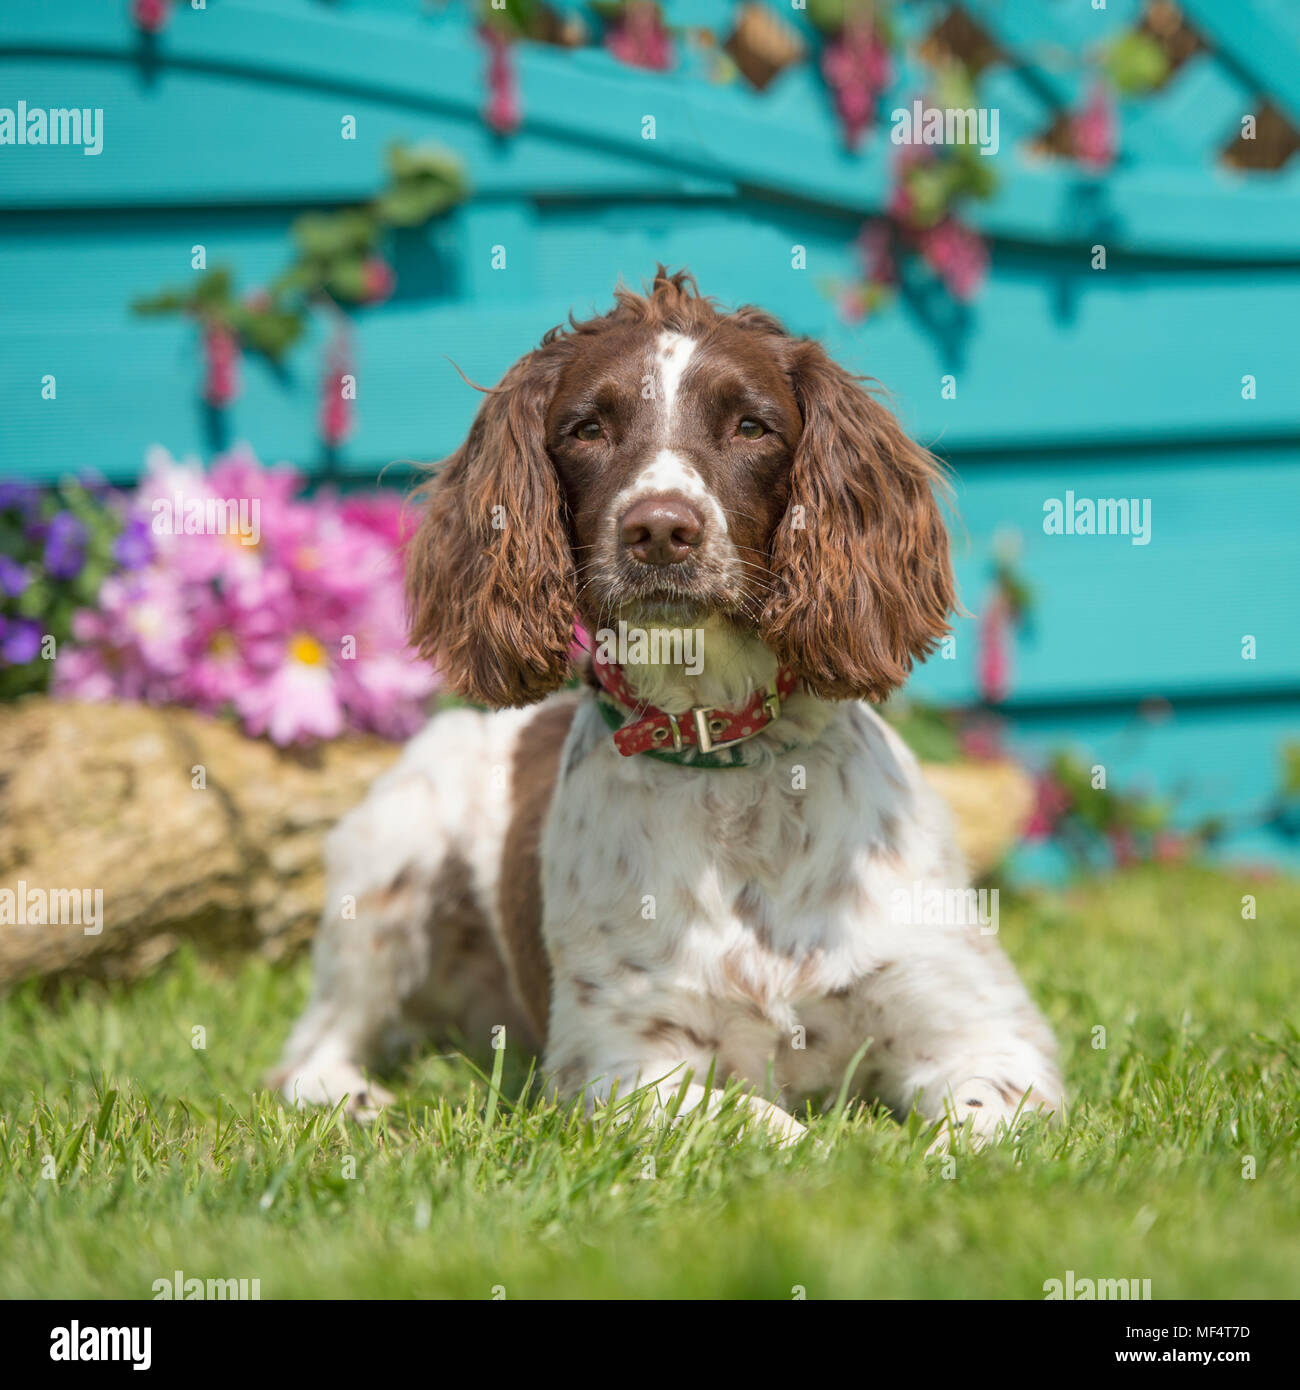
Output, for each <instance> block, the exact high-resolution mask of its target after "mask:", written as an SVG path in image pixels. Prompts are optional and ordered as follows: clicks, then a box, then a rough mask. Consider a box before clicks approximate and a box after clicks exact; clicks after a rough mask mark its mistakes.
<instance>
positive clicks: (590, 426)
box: [573, 420, 605, 443]
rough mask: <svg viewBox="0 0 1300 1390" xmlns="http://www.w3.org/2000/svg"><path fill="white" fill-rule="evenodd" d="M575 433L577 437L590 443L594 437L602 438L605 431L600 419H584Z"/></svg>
mask: <svg viewBox="0 0 1300 1390" xmlns="http://www.w3.org/2000/svg"><path fill="white" fill-rule="evenodd" d="M573 433H574V434H575V435H576V436H577V438H579V439H581V440H584V441H585V442H586V443H590V442H591V441H592V440H593V439H600V438H602V437H603V436H604V433H605V431H604V428H603V427H602V425H601V423H600V421H599V420H584V421H583V422H582V424H580V425H579V426H578V427H577V429H575V430H574V431H573Z"/></svg>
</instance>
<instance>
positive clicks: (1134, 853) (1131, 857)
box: [1106, 826, 1140, 869]
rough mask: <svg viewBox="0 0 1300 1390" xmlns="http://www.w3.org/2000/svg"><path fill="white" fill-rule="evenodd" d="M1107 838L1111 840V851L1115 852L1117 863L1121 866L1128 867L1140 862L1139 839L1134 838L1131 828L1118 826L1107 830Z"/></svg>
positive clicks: (1122, 867)
mask: <svg viewBox="0 0 1300 1390" xmlns="http://www.w3.org/2000/svg"><path fill="white" fill-rule="evenodd" d="M1106 838H1107V839H1108V840H1109V841H1110V848H1111V853H1112V854H1114V856H1115V863H1116V864H1117V865H1118V866H1119V868H1121V869H1126V868H1128V867H1129V865H1131V864H1136V863H1137V862H1138V859H1139V858H1140V856H1139V854H1138V847H1137V841H1136V840H1135V839H1134V838H1133V832H1132V831H1131V830H1125V829H1124V828H1123V827H1120V826H1117V827H1115V828H1114V829H1111V830H1108V831H1107V832H1106Z"/></svg>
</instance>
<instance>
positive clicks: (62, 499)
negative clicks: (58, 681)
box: [0, 478, 121, 699]
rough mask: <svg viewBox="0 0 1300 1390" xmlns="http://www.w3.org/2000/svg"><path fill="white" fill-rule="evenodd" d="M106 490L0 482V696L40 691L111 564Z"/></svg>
mask: <svg viewBox="0 0 1300 1390" xmlns="http://www.w3.org/2000/svg"><path fill="white" fill-rule="evenodd" d="M115 503H117V504H120V498H117V497H116V496H115V494H113V493H112V491H111V490H110V489H108V488H106V487H102V486H98V485H89V486H88V485H84V484H81V483H74V482H67V483H64V484H63V485H62V486H61V487H59V488H57V489H49V490H42V489H40V488H38V487H36V486H34V485H33V484H31V483H27V482H21V481H19V480H17V479H9V478H6V479H0V699H14V698H16V697H17V696H19V695H25V694H27V693H29V692H31V691H37V690H44V689H45V687H46V685H47V683H48V681H49V675H50V667H51V664H52V663H51V658H52V657H53V656H54V654H55V653H56V652H57V651H58V649H59V646H60V644H61V643H62V642H63V641H64V639H65V638H67V636H68V634H69V633H70V631H71V628H72V616H73V613H74V612H75V610H76V609H77V608H78V607H79V606H80V605H81V604H84V603H88V602H91V601H93V599H94V596H95V593H96V591H97V590H98V588H99V584H100V581H101V580H102V579H103V577H104V575H105V574H107V573H108V571H109V569H110V568H111V567H112V564H113V557H112V549H113V544H114V538H115V537H116V535H117V533H118V531H119V529H120V527H121V520H120V517H119V515H118V513H117V511H116V510H115Z"/></svg>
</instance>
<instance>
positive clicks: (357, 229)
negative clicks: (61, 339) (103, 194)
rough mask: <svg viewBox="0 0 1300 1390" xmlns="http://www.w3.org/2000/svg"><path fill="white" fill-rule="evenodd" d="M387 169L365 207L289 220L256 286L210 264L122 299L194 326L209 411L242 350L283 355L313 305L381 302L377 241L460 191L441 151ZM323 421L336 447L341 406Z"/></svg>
mask: <svg viewBox="0 0 1300 1390" xmlns="http://www.w3.org/2000/svg"><path fill="white" fill-rule="evenodd" d="M388 165H389V173H390V181H389V184H388V186H387V188H385V189H384V191H383V192H382V193H380V194H379V196H378V197H376V198H375V199H374V200H373V201H371V202H370V203H367V204H366V205H364V206H363V207H359V208H348V209H345V210H343V211H340V212H313V213H306V214H304V215H303V216H302V217H299V218H298V219H297V221H295V222H294V224H293V227H292V230H291V235H292V237H293V241H294V245H295V249H296V255H295V258H294V260H293V262H292V263H291V264H290V266H289V267H288V269H287V270H285V272H284V273H283V274H282V275H280V276H279V277H277V278H276V279H275V280H274V281H273V282H272V283H271V284H270V285H268V286H266V287H265V288H262V289H258V290H255V291H253V292H252V293H251V294H247V295H245V296H243V297H242V298H241V297H240V295H239V294H238V293H237V290H236V286H235V282H234V277H233V275H232V274H231V272H230V271H229V270H228V269H227V268H225V267H214V268H212V269H210V270H207V271H205V272H203V273H202V274H201V275H199V276H198V277H197V278H196V280H195V281H194V284H193V286H192V287H189V288H186V289H172V290H165V291H163V292H162V293H161V294H157V295H152V296H147V297H145V298H142V299H138V300H136V301H135V303H134V304H133V305H132V308H133V309H134V310H135V312H136V313H138V314H143V315H153V316H156V315H168V314H177V313H179V314H183V315H185V316H186V317H188V318H191V319H193V320H194V321H195V322H196V323H197V325H198V328H199V340H200V345H201V350H202V354H203V385H202V388H201V394H202V397H203V399H204V401H205V402H206V403H207V404H208V405H209V406H211V407H212V408H213V409H216V410H220V409H224V408H226V407H227V406H229V405H230V404H231V403H232V402H233V401H235V400H236V399H237V397H238V395H239V386H240V371H239V368H240V362H241V359H242V357H243V355H244V354H245V353H249V352H252V353H256V354H258V355H260V356H262V357H264V358H266V359H267V360H268V361H270V362H273V363H277V364H278V363H280V362H282V361H284V359H285V357H286V355H287V354H288V352H289V349H290V348H291V347H293V345H294V344H295V343H296V342H297V341H298V340H299V338H301V336H302V334H303V332H304V330H305V327H306V323H307V317H308V315H309V313H311V312H312V310H313V309H326V310H329V311H331V312H333V313H336V314H337V313H340V306H351V307H358V308H359V307H372V306H374V305H377V304H382V303H383V302H384V301H385V300H387V299H389V298H390V297H391V296H392V294H393V292H394V291H395V289H396V287H397V277H396V274H395V272H394V270H393V268H392V266H391V264H390V263H389V262H388V260H387V259H386V258H385V256H384V255H383V254H382V251H381V245H382V242H383V241H384V239H385V238H386V237H387V236H388V235H389V234H390V233H391V232H392V231H393V230H395V229H397V228H403V227H418V226H421V225H423V224H424V223H425V222H428V221H430V220H431V219H432V218H434V217H438V216H441V215H442V214H443V213H445V212H446V211H447V210H448V209H449V208H451V207H453V206H454V205H455V204H456V203H458V202H460V201H462V200H463V199H464V198H465V197H466V195H467V189H466V184H465V179H464V175H463V173H462V170H461V166H460V162H459V161H458V160H457V159H455V158H454V157H453V156H452V155H450V154H448V153H447V152H445V151H443V150H440V149H434V148H429V149H412V148H406V147H400V146H399V147H395V148H394V149H392V150H391V151H390V152H389V157H388ZM335 355H337V353H336V354H335ZM331 360H332V361H333V359H331ZM327 419H328V421H329V431H328V432H327V431H326V430H325V429H324V428H322V432H321V433H322V438H324V439H325V441H326V443H337V442H338V441H339V440H340V439H342V438H343V437H345V436H346V434H347V433H348V430H347V429H345V428H341V425H340V422H341V412H338V411H335V412H333V413H330V412H326V411H325V410H324V409H322V411H321V422H322V426H324V424H325V422H326V420H327ZM331 435H333V436H336V437H335V438H330V436H331Z"/></svg>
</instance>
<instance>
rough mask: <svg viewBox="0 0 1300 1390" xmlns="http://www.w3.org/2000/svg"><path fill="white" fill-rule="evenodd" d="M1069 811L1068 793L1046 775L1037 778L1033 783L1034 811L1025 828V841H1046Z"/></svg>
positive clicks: (1052, 778)
mask: <svg viewBox="0 0 1300 1390" xmlns="http://www.w3.org/2000/svg"><path fill="white" fill-rule="evenodd" d="M1069 809H1070V794H1069V792H1067V791H1066V789H1065V788H1064V787H1063V786H1062V785H1061V784H1060V783H1059V782H1058V781H1057V780H1056V779H1055V778H1054V777H1052V776H1050V775H1048V774H1044V775H1042V776H1040V777H1038V778H1037V779H1036V780H1035V782H1034V811H1033V815H1031V816H1030V818H1029V824H1028V825H1027V826H1026V827H1025V839H1027V840H1045V839H1047V838H1048V837H1049V836H1050V835H1051V834H1052V833H1053V831H1055V829H1056V826H1057V823H1058V822H1059V821H1060V819H1061V817H1062V816H1063V815H1065V813H1066V812H1067V811H1068V810H1069Z"/></svg>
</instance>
